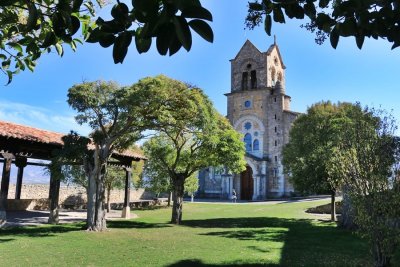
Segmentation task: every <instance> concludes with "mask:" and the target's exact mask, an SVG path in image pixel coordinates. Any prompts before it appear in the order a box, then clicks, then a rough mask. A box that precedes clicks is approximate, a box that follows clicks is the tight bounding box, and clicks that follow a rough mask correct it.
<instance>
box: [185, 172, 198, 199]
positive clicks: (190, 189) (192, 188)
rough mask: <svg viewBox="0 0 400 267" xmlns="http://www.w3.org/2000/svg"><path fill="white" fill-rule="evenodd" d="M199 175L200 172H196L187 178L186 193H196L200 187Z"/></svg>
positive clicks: (190, 194)
mask: <svg viewBox="0 0 400 267" xmlns="http://www.w3.org/2000/svg"><path fill="white" fill-rule="evenodd" d="M197 175H198V173H197V172H195V173H194V174H192V175H191V176H189V177H188V178H187V179H186V180H185V193H187V194H188V195H189V196H192V195H194V194H195V193H196V192H197V190H198V189H199V179H198V178H197Z"/></svg>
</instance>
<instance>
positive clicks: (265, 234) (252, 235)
mask: <svg viewBox="0 0 400 267" xmlns="http://www.w3.org/2000/svg"><path fill="white" fill-rule="evenodd" d="M201 235H208V236H221V237H226V238H235V239H238V240H255V241H272V242H281V241H283V240H284V238H285V235H286V231H283V230H269V229H260V230H237V231H224V232H209V233H205V234H201Z"/></svg>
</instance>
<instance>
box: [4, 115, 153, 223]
mask: <svg viewBox="0 0 400 267" xmlns="http://www.w3.org/2000/svg"><path fill="white" fill-rule="evenodd" d="M63 136H65V134H62V133H57V132H51V131H46V130H42V129H37V128H33V127H29V126H24V125H20V124H16V123H11V122H6V121H0V162H2V163H3V172H2V178H1V188H0V213H2V212H4V213H5V212H6V209H7V198H8V189H9V184H10V173H11V164H15V166H16V167H17V168H18V173H17V182H16V191H15V199H20V198H21V188H22V182H23V174H24V168H25V167H26V166H27V165H36V166H44V165H45V164H43V163H37V162H31V161H29V160H28V159H39V160H49V161H50V160H51V158H52V155H53V151H55V150H57V149H61V148H62V147H63V141H62V137H63ZM112 158H113V160H112V164H115V165H118V166H121V167H122V168H124V169H125V171H126V180H125V199H124V210H123V216H125V217H126V218H128V217H129V212H130V208H129V202H130V199H129V196H130V184H131V173H132V162H133V161H140V160H145V157H143V156H142V155H140V154H138V153H136V152H133V151H124V152H117V153H113V155H112ZM54 176H55V175H54V174H52V173H50V189H49V199H50V218H49V222H53V219H52V217H55V218H56V220H58V216H57V214H58V198H59V189H60V180H59V179H55V177H54Z"/></svg>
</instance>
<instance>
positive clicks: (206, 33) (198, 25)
mask: <svg viewBox="0 0 400 267" xmlns="http://www.w3.org/2000/svg"><path fill="white" fill-rule="evenodd" d="M189 26H190V28H192V29H193V30H194V31H195V32H197V33H198V34H199V35H200V36H201V37H202V38H203V39H204V40H206V41H208V42H210V43H212V42H213V41H214V33H213V31H212V29H211V27H210V25H208V24H207V22H204V21H202V20H199V19H194V20H191V21H190V22H189Z"/></svg>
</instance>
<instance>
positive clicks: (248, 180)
mask: <svg viewBox="0 0 400 267" xmlns="http://www.w3.org/2000/svg"><path fill="white" fill-rule="evenodd" d="M230 62H231V90H230V92H229V93H227V94H225V95H226V96H227V101H228V110H227V118H228V119H229V121H230V123H231V124H232V126H233V127H234V129H235V130H237V131H238V132H240V133H242V135H243V142H244V144H245V147H246V156H245V160H246V162H247V167H246V170H245V171H244V172H242V173H241V174H228V173H224V172H222V173H221V171H219V172H218V171H216V170H214V169H212V168H210V169H209V173H208V176H209V178H210V179H209V180H213V181H214V183H216V184H218V186H215V187H213V189H214V191H213V190H212V189H211V188H208V190H209V192H211V191H213V192H214V193H216V192H218V191H219V192H221V193H220V195H221V197H229V196H231V195H232V191H233V190H235V191H236V194H237V196H238V199H241V200H262V199H267V198H279V197H283V196H287V195H290V193H291V192H293V191H294V190H293V187H292V185H291V184H290V183H289V181H288V177H286V175H284V173H283V165H282V149H283V146H284V145H285V144H286V143H287V142H288V138H289V130H290V126H291V124H292V122H293V121H294V120H295V119H296V117H297V115H298V113H296V112H292V111H290V101H291V98H290V96H288V95H286V90H285V87H286V86H285V70H286V67H285V64H284V63H283V60H282V56H281V54H280V51H279V47H278V45H277V44H276V41H275V42H274V44H272V45H271V46H270V47H269V49H268V50H267V51H266V52H261V51H260V50H258V49H257V48H256V47H255V46H254V45H253V44H252V43H251V42H250V41H249V40H247V41H246V42H245V43H244V45H243V46H242V48H241V49H240V51H239V53H238V54H237V55H236V57H235V58H234V59H232V60H230ZM218 181H220V182H218ZM202 182H203V185H205V184H206V183H207V181H205V180H202V179H201V178H200V190H202ZM219 184H220V186H219ZM210 186H212V185H211V184H208V187H210ZM204 189H205V190H203V192H206V191H207V188H204Z"/></svg>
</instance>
